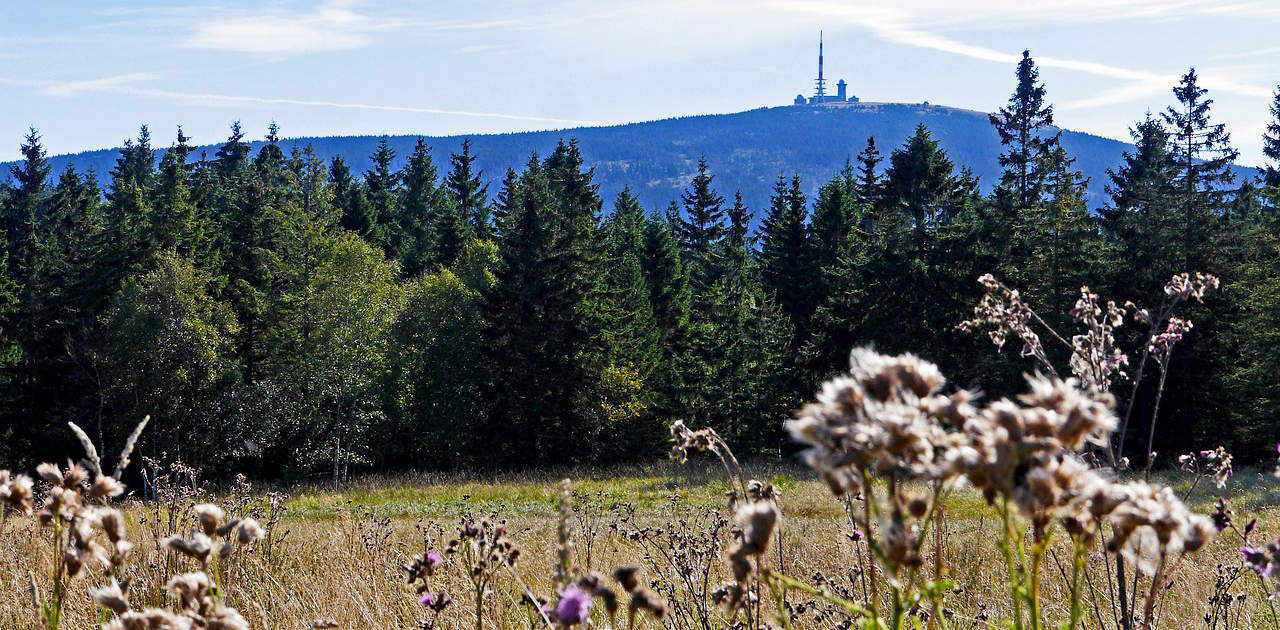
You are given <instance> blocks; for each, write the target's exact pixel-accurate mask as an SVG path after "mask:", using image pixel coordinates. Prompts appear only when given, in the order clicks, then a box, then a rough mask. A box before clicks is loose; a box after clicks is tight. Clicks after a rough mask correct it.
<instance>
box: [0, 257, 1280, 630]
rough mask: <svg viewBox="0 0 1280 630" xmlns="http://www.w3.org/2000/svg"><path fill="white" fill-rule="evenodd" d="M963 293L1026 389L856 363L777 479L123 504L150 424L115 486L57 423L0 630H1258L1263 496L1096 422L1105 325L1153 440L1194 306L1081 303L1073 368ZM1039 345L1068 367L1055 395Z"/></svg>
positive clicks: (991, 295)
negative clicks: (986, 389) (1141, 335)
mask: <svg viewBox="0 0 1280 630" xmlns="http://www.w3.org/2000/svg"><path fill="white" fill-rule="evenodd" d="M980 283H981V284H982V285H983V286H984V288H985V289H986V295H985V296H984V298H983V300H982V301H981V302H980V303H979V304H978V306H976V307H975V308H974V319H972V320H969V321H966V322H964V323H963V324H962V325H961V327H962V328H965V329H968V330H971V331H977V330H982V331H986V332H987V333H988V334H989V336H990V339H991V341H992V342H994V343H995V344H996V345H997V346H1003V345H1004V343H1005V342H1006V341H1008V340H1009V339H1017V340H1019V341H1021V342H1022V344H1023V350H1022V354H1023V355H1024V356H1026V357H1030V358H1032V359H1033V360H1034V361H1036V362H1037V364H1038V365H1039V367H1040V369H1039V370H1037V371H1035V372H1032V373H1028V374H1027V375H1026V389H1025V390H1024V392H1023V393H1022V394H1019V395H1017V396H1016V397H1013V398H995V397H991V398H983V397H982V396H980V395H978V394H976V393H974V392H971V391H968V390H965V389H955V388H952V387H948V386H947V379H946V377H945V376H944V375H943V373H942V372H941V371H940V370H939V368H938V367H937V366H936V365H934V364H932V363H929V362H928V361H925V360H922V359H920V358H918V357H916V356H914V355H911V354H902V355H884V354H880V353H878V352H876V351H875V350H872V349H869V348H855V349H854V350H853V351H852V352H851V353H850V357H849V369H848V371H847V372H846V373H843V374H840V375H837V376H835V377H833V378H831V379H830V380H828V381H827V382H826V383H824V384H823V386H822V388H821V390H820V391H819V392H818V393H817V394H816V395H815V397H814V401H813V402H811V403H809V404H807V405H805V406H804V407H803V408H801V409H799V410H797V411H796V412H795V413H794V415H793V416H792V417H791V419H789V420H787V421H786V422H785V426H786V430H787V431H788V433H789V434H790V436H791V438H792V439H793V440H794V441H795V442H796V443H797V444H798V445H799V446H802V447H804V450H803V451H802V452H801V453H800V454H799V457H798V459H799V461H800V462H802V464H801V463H798V462H795V461H794V460H777V459H774V460H769V461H765V462H760V463H749V465H747V466H743V465H742V464H741V463H740V462H739V460H738V459H737V457H736V456H735V455H734V453H733V448H732V446H731V445H730V444H729V443H728V442H727V441H726V440H725V439H724V438H723V437H721V436H720V435H719V434H718V433H717V432H716V431H715V430H714V429H713V428H710V427H704V428H699V429H692V428H690V427H688V426H686V425H685V423H684V422H683V421H681V420H675V421H673V422H672V423H671V425H670V429H669V436H670V438H669V441H670V445H671V451H670V462H668V463H664V464H650V465H647V466H638V467H633V468H629V469H566V470H545V469H544V470H542V471H540V472H526V473H523V474H494V473H481V472H475V471H472V472H469V473H462V472H459V473H454V474H440V473H436V474H425V473H424V474H420V475H416V476H406V477H367V478H363V479H358V480H357V481H356V482H355V483H347V482H345V481H344V482H343V483H339V482H338V480H339V478H338V477H336V476H335V480H334V482H333V483H331V484H314V485H310V486H299V487H291V488H282V489H275V490H272V489H268V488H254V487H253V486H251V485H250V484H249V483H248V482H247V481H246V480H245V479H244V477H243V476H241V477H238V478H237V479H236V481H235V482H234V483H233V484H231V485H229V486H225V487H222V488H206V487H205V486H204V485H202V483H201V472H200V471H198V470H196V469H194V468H191V467H189V466H186V465H183V464H181V463H171V464H168V465H164V464H161V463H159V462H156V461H152V460H150V459H147V458H143V462H142V466H141V480H142V484H141V488H140V490H139V491H136V492H133V493H126V492H125V488H124V487H123V486H122V484H121V479H122V473H123V472H124V471H125V470H126V469H128V467H129V465H130V457H131V455H132V450H133V447H134V445H135V444H136V443H137V440H138V438H139V436H140V435H141V434H142V433H143V432H144V431H145V430H146V428H147V423H148V421H147V420H143V421H142V422H141V423H140V424H138V426H137V427H136V428H135V429H134V430H133V432H132V434H131V435H130V437H129V438H128V440H127V441H126V445H125V447H124V449H123V451H122V453H121V454H120V455H119V456H118V457H117V459H116V462H115V466H114V470H113V471H111V470H112V469H110V468H108V466H107V463H106V462H104V460H103V458H102V457H101V456H100V455H99V454H98V452H97V449H96V447H95V446H94V443H93V440H92V439H91V438H89V436H88V435H87V434H86V433H85V432H84V431H83V430H81V429H80V427H78V426H77V425H75V424H74V423H70V428H71V430H72V431H73V432H74V433H75V434H76V436H77V438H78V440H79V442H80V447H81V448H82V449H83V451H84V457H83V458H81V459H80V460H79V462H78V463H72V462H69V463H68V464H67V465H66V466H62V467H60V466H57V465H54V464H50V463H45V464H41V465H40V466H38V467H37V469H36V471H35V472H36V476H35V478H32V477H30V476H27V475H25V474H22V473H12V472H10V471H7V470H6V471H0V505H3V512H2V513H3V514H4V515H5V516H6V519H7V520H5V521H3V522H0V526H2V527H0V536H2V537H3V539H2V542H3V543H4V544H3V547H2V549H3V552H2V553H3V555H0V589H3V592H4V593H6V595H7V597H6V599H5V600H4V606H3V608H2V609H0V622H4V624H5V625H4V627H32V628H39V627H43V628H45V629H46V630H58V629H60V628H93V627H95V626H100V627H102V628H104V629H105V630H186V629H190V628H205V629H208V630H248V629H249V628H252V627H258V628H295V627H301V628H305V627H308V626H309V627H311V628H366V627H367V628H375V627H376V628H383V627H385V628H414V627H416V628H420V629H424V630H425V629H434V628H475V629H476V630H483V629H484V628H525V627H528V628H531V629H532V628H541V627H547V628H571V627H577V626H584V627H587V626H593V627H605V628H614V627H625V628H628V629H630V628H637V627H664V628H672V629H677V630H685V629H689V630H693V629H699V630H712V629H718V628H756V629H758V628H853V627H859V628H868V629H887V630H902V629H906V628H925V627H927V628H930V629H933V628H938V629H940V630H941V629H943V628H946V627H953V628H1001V627H1004V628H1012V629H1013V630H1023V629H1028V630H1040V629H1041V628H1065V629H1072V630H1074V629H1076V628H1097V629H1098V630H1102V629H1104V628H1116V629H1117V630H1135V629H1138V628H1141V629H1145V630H1151V629H1154V628H1174V627H1189V626H1195V627H1204V628H1208V629H1210V630H1215V629H1217V628H1223V629H1226V628H1267V627H1270V628H1276V629H1280V617H1278V616H1277V613H1276V609H1275V605H1274V603H1273V601H1272V595H1274V593H1275V592H1276V590H1277V587H1278V586H1280V581H1277V577H1280V542H1273V543H1269V544H1268V543H1267V542H1265V541H1270V540H1274V538H1272V537H1273V536H1276V535H1277V532H1276V531H1274V530H1275V529H1277V528H1280V495H1278V494H1277V493H1276V483H1275V482H1274V477H1276V476H1277V475H1280V469H1278V470H1277V471H1274V472H1273V471H1268V470H1260V469H1255V470H1248V471H1245V472H1242V473H1240V474H1237V473H1236V471H1235V469H1234V466H1233V457H1232V455H1231V454H1230V453H1229V452H1227V451H1226V450H1225V449H1223V448H1222V447H1221V446H1218V447H1217V448H1212V449H1210V448H1206V449H1205V450H1200V451H1193V452H1190V453H1185V454H1181V455H1179V456H1177V457H1176V458H1168V460H1169V462H1170V463H1172V462H1176V464H1177V466H1176V468H1175V467H1173V466H1169V465H1165V466H1163V467H1156V468H1154V469H1153V464H1154V463H1155V461H1156V459H1157V454H1156V453H1155V452H1154V451H1153V450H1152V449H1151V437H1148V441H1147V446H1146V449H1145V452H1146V457H1144V458H1142V459H1144V460H1145V463H1142V464H1132V463H1131V462H1130V461H1129V459H1128V458H1127V457H1125V456H1123V453H1125V452H1126V451H1125V450H1124V439H1123V438H1124V437H1125V436H1126V435H1127V431H1126V425H1127V424H1128V422H1129V421H1130V419H1131V418H1132V417H1133V414H1132V413H1131V412H1132V405H1130V406H1129V407H1127V408H1126V411H1125V412H1124V414H1123V416H1121V415H1118V414H1117V411H1116V407H1117V404H1116V398H1115V396H1114V395H1113V394H1112V393H1111V389H1112V385H1113V382H1114V380H1115V376H1116V374H1117V373H1118V371H1119V370H1120V368H1121V367H1123V366H1125V365H1127V363H1128V356H1127V355H1125V354H1124V353H1122V352H1120V351H1119V350H1117V349H1116V347H1115V336H1114V333H1113V331H1114V329H1115V328H1116V327H1117V326H1119V325H1121V324H1122V323H1123V322H1124V320H1125V318H1126V317H1127V316H1131V317H1133V318H1134V319H1135V320H1137V321H1138V322H1142V323H1145V324H1147V325H1148V327H1149V331H1150V332H1149V333H1148V342H1147V343H1146V344H1144V351H1143V353H1142V355H1141V359H1140V362H1141V363H1140V366H1139V369H1138V372H1139V373H1142V371H1143V370H1142V367H1143V366H1144V365H1145V364H1146V363H1147V362H1148V361H1150V362H1152V363H1154V364H1155V366H1156V367H1157V368H1158V373H1159V374H1160V380H1159V386H1158V388H1157V396H1156V398H1155V401H1154V407H1153V409H1152V411H1151V414H1152V418H1153V420H1152V421H1151V422H1150V429H1149V434H1152V435H1153V434H1154V432H1155V426H1156V424H1155V421H1154V418H1156V417H1157V416H1158V409H1159V401H1160V396H1159V393H1160V392H1162V391H1163V389H1164V385H1165V378H1164V374H1165V373H1166V372H1167V369H1168V357H1169V356H1170V351H1171V350H1172V348H1173V347H1174V346H1175V345H1176V344H1177V343H1178V342H1179V341H1180V340H1181V338H1182V335H1183V334H1184V333H1185V332H1186V331H1187V330H1190V327H1191V324H1190V322H1189V321H1187V320H1183V319H1180V318H1178V317H1175V316H1174V315H1173V313H1174V309H1175V307H1176V306H1178V305H1179V304H1180V303H1182V302H1185V301H1187V300H1195V301H1199V300H1200V299H1201V298H1202V296H1203V295H1204V294H1205V293H1206V292H1209V291H1212V290H1215V289H1216V288H1217V286H1218V280H1217V279H1216V278H1215V277H1213V276H1207V275H1204V274H1195V275H1191V274H1180V275H1177V276H1174V277H1173V278H1172V279H1171V280H1170V281H1169V283H1168V284H1167V286H1166V288H1165V295H1166V299H1165V300H1164V304H1163V305H1162V307H1161V308H1160V309H1159V310H1158V311H1156V312H1154V313H1151V312H1147V311H1144V310H1135V309H1134V308H1133V307H1132V306H1130V305H1126V306H1125V307H1121V306H1118V305H1117V304H1115V303H1114V302H1110V301H1108V302H1103V301H1102V300H1100V298H1099V297H1098V296H1097V295H1096V294H1094V293H1092V292H1091V291H1089V289H1088V288H1087V287H1086V288H1082V289H1081V291H1080V298H1079V300H1078V301H1077V303H1076V306H1075V308H1074V309H1073V310H1072V313H1071V316H1072V318H1073V319H1074V320H1075V322H1076V324H1077V327H1078V328H1079V329H1080V333H1079V334H1076V335H1074V336H1072V337H1071V341H1069V342H1068V341H1067V340H1066V337H1065V336H1064V335H1062V334H1059V333H1058V332H1056V331H1054V330H1053V329H1052V328H1049V327H1047V326H1044V325H1043V320H1042V319H1040V317H1039V316H1038V315H1037V314H1036V312H1035V311H1033V310H1031V308H1030V307H1028V306H1027V305H1026V304H1025V303H1024V302H1022V300H1021V296H1020V294H1019V293H1018V292H1017V291H1016V290H1013V289H1010V288H1009V287H1007V286H1005V285H1003V284H1001V283H1000V282H998V281H997V280H996V279H995V278H994V277H992V276H990V275H987V276H983V277H982V278H981V279H980ZM1104 304H1105V306H1104ZM1036 325H1040V326H1041V328H1042V329H1043V330H1044V331H1045V332H1046V333H1047V334H1048V336H1049V338H1052V339H1055V340H1057V341H1060V342H1062V343H1063V344H1064V345H1067V346H1069V347H1070V348H1071V359H1070V361H1069V362H1068V365H1069V368H1070V372H1071V374H1072V376H1070V377H1067V378H1062V377H1060V376H1059V375H1058V372H1057V369H1056V367H1055V364H1054V362H1053V361H1051V360H1050V359H1049V351H1047V350H1046V349H1045V347H1044V346H1043V345H1041V342H1040V339H1041V335H1040V334H1039V333H1037V332H1036V329H1035V328H1034V326H1036ZM1137 387H1138V385H1137V383H1136V382H1135V383H1134V385H1133V389H1134V390H1135V391H1136V389H1137ZM1117 435H1118V436H1119V437H1120V439H1119V440H1118V441H1117V440H1116V439H1115V437H1116V436H1117ZM717 464H718V465H717ZM109 471H111V472H109ZM1153 472H1154V473H1155V476H1154V477H1153ZM37 507H38V509H37ZM24 591H25V592H26V594H27V597H26V598H25V599H24V598H23V597H21V596H19V595H17V594H19V593H23V592H24Z"/></svg>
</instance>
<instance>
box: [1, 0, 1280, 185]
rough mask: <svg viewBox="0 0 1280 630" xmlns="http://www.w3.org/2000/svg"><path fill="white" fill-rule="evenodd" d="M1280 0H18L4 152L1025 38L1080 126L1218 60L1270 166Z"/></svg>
mask: <svg viewBox="0 0 1280 630" xmlns="http://www.w3.org/2000/svg"><path fill="white" fill-rule="evenodd" d="M1277 27H1280V1H1276V0H893V1H892V2H864V1H861V0H707V1H701V0H641V1H632V0H604V1H601V0H542V1H538V2H508V1H505V0H488V1H485V2H475V1H474V0H468V1H462V2H453V1H451V0H433V1H423V2H409V1H380V2H372V1H370V2H361V1H359V0H324V1H314V0H313V1H301V0H299V1H261V0H259V1H256V2H253V1H245V2H239V1H236V0H226V1H223V2H212V3H204V2H196V1H187V2H183V0H168V1H163V2H147V1H134V2H123V1H114V2H113V1H105V0H60V1H58V2H19V1H16V0H11V1H0V160H8V159H13V158H15V157H17V155H18V145H19V144H20V142H21V138H22V134H23V133H25V132H26V131H27V129H28V128H29V127H35V128H37V129H38V130H39V131H40V133H41V135H42V136H43V138H44V142H45V146H46V148H47V149H48V151H49V152H50V153H66V152H75V151H82V150H88V149H97V148H104V147H113V146H119V145H120V144H121V142H122V141H123V139H124V138H126V137H129V136H132V135H136V132H137V128H138V126H139V125H140V124H144V123H145V124H147V125H149V126H150V128H151V131H152V135H153V137H154V139H155V140H154V144H156V145H157V146H166V145H168V144H169V143H170V142H172V138H173V137H174V136H175V135H176V129H177V126H178V125H181V126H182V128H183V130H184V132H185V133H186V134H187V135H188V136H190V137H192V138H193V139H194V142H196V143H198V144H205V143H214V142H219V141H221V140H222V139H224V138H225V137H226V135H227V129H228V125H229V124H230V122H231V121H232V120H240V121H241V122H242V124H243V125H244V127H245V129H246V130H247V131H248V132H249V133H250V134H251V135H255V136H257V135H260V134H262V133H265V130H266V127H267V125H268V124H269V123H270V122H271V121H273V120H274V121H276V122H277V123H278V124H279V125H280V129H281V134H282V135H283V136H287V137H298V136H313V135H369V134H422V135H452V134H467V133H492V132H508V131H525V130H533V129H554V128H566V127H574V126H579V125H598V124H617V123H625V122H636V121H643V120H653V119H660V118H668V117H672V116H685V115H694V114H709V113H727V112H736V111H742V110H746V109H752V108H757V107H765V106H776V105H787V104H790V103H791V101H792V100H793V99H794V98H795V96H796V94H798V93H805V94H808V93H810V92H812V89H813V87H812V84H813V81H812V79H813V77H814V76H815V75H816V72H817V68H816V65H817V62H816V61H817V60H816V56H817V50H816V49H817V39H818V32H819V30H822V31H823V32H824V38H825V43H826V76H827V78H828V79H829V80H830V82H831V83H834V81H835V80H836V79H839V78H844V79H845V80H846V81H848V82H849V90H850V92H851V93H853V94H856V95H857V96H858V97H859V98H861V99H862V100H863V101H885V102H909V103H917V102H922V101H928V102H930V103H933V104H938V105H950V106H954V107H962V108H967V109H975V110H981V111H992V110H994V109H996V108H997V107H1000V106H1001V105H1003V104H1004V102H1005V101H1006V100H1007V99H1008V96H1009V93H1010V92H1011V91H1012V89H1013V86H1014V70H1015V66H1016V63H1017V60H1018V57H1019V56H1020V54H1021V51H1022V50H1023V49H1024V48H1028V49H1030V50H1031V53H1032V56H1033V57H1034V58H1035V59H1036V61H1037V62H1038V63H1039V65H1040V68H1041V79H1042V80H1043V81H1044V82H1045V84H1046V85H1047V88H1048V95H1049V99H1050V101H1051V102H1052V103H1053V104H1054V106H1055V114H1056V119H1057V121H1056V122H1057V123H1058V124H1059V126H1062V127H1065V128H1069V129H1074V130H1078V131H1086V132H1090V133H1095V134H1098V135H1102V136H1108V137H1113V138H1121V139H1127V138H1128V130H1129V128H1130V127H1131V126H1132V125H1133V124H1134V123H1135V121H1137V120H1139V119H1141V118H1142V117H1143V116H1144V115H1145V114H1146V113H1147V112H1152V113H1155V114H1157V115H1158V114H1159V113H1160V112H1161V111H1163V110H1164V109H1165V108H1166V107H1167V106H1169V105H1170V104H1171V103H1172V102H1173V95H1172V91H1171V88H1172V86H1173V85H1174V84H1175V83H1176V82H1177V81H1178V78H1179V76H1180V75H1182V74H1183V73H1185V72H1186V71H1187V69H1188V68H1190V67H1195V68H1196V72H1197V74H1198V75H1199V77H1200V80H1201V84H1202V85H1203V86H1204V87H1206V88H1208V90H1209V96H1210V97H1211V98H1212V99H1214V105H1213V117H1214V119H1215V120H1216V121H1218V122H1225V123H1226V124H1227V125H1228V130H1229V131H1230V132H1231V139H1232V142H1233V144H1234V145H1235V146H1236V147H1237V148H1238V149H1239V150H1240V160H1239V161H1240V162H1241V163H1243V164H1252V165H1258V164H1262V163H1263V160H1264V158H1263V155H1262V148H1261V145H1262V141H1261V136H1262V133H1263V131H1264V129H1265V127H1266V125H1267V123H1268V121H1269V119H1270V114H1269V112H1268V107H1269V105H1270V103H1271V100H1272V96H1273V93H1274V91H1275V89H1276V84H1277V82H1280V44H1277V43H1276V42H1277V40H1276V39H1275V37H1274V33H1275V32H1277Z"/></svg>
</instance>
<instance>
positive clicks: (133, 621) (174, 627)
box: [103, 608, 192, 630]
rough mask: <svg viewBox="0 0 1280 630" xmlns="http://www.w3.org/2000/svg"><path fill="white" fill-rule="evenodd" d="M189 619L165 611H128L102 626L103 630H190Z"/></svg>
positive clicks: (155, 609)
mask: <svg viewBox="0 0 1280 630" xmlns="http://www.w3.org/2000/svg"><path fill="white" fill-rule="evenodd" d="M191 628H192V625H191V619H189V618H187V617H179V616H178V615H175V614H173V613H171V612H169V611H167V610H161V609H159V608H148V609H146V610H144V611H141V612H135V611H128V612H126V613H124V614H122V615H120V616H119V617H116V618H115V619H113V620H111V622H110V623H108V624H107V625H105V626H103V630H191Z"/></svg>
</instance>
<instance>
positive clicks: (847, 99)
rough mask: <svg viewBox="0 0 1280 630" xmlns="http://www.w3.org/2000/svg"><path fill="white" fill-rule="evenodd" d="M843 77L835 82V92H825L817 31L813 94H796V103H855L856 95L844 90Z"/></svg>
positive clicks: (825, 81)
mask: <svg viewBox="0 0 1280 630" xmlns="http://www.w3.org/2000/svg"><path fill="white" fill-rule="evenodd" d="M848 85H849V84H847V83H845V82H844V79H840V80H839V81H837V82H836V94H835V96H832V95H830V94H827V80H826V79H825V78H823V76H822V31H818V78H817V79H815V80H814V88H815V89H814V91H813V96H810V97H809V98H807V99H806V98H805V97H804V95H803V94H797V95H796V100H795V104H796V105H821V104H823V103H857V102H858V97H856V96H853V95H850V94H848V93H847V92H846V90H847V88H848Z"/></svg>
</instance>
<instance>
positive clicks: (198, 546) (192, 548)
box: [160, 532, 213, 564]
mask: <svg viewBox="0 0 1280 630" xmlns="http://www.w3.org/2000/svg"><path fill="white" fill-rule="evenodd" d="M160 544H161V545H164V546H165V547H167V548H169V550H170V551H176V552H178V553H180V554H182V555H184V556H187V557H188V558H194V559H196V560H198V561H200V563H201V564H207V563H208V562H209V554H210V553H212V552H213V540H212V539H210V538H209V537H208V536H206V535H205V534H203V533H201V532H196V533H194V534H192V535H191V538H189V539H188V538H183V537H181V536H170V537H168V538H165V539H163V540H161V541H160Z"/></svg>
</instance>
